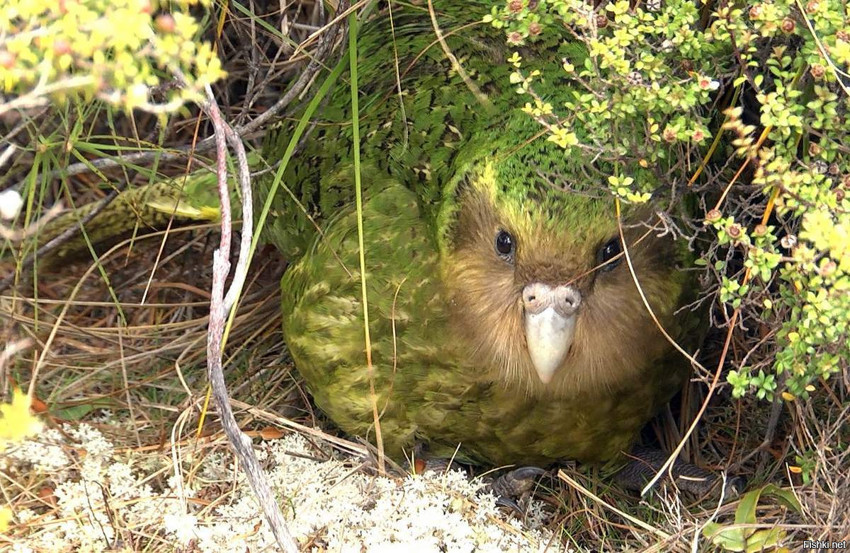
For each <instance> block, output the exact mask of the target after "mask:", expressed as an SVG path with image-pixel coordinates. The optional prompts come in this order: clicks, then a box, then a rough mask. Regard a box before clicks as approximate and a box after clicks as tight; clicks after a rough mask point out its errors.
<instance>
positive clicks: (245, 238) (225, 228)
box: [205, 86, 298, 553]
mask: <svg viewBox="0 0 850 553" xmlns="http://www.w3.org/2000/svg"><path fill="white" fill-rule="evenodd" d="M206 92H207V98H208V102H207V104H206V105H205V109H206V111H207V113H208V114H209V117H210V120H211V121H212V123H213V127H214V128H215V135H214V139H215V144H216V153H217V156H216V157H217V163H216V166H217V173H218V195H219V200H220V202H221V240H220V242H219V248H218V249H217V250H216V251H215V252H213V282H212V294H211V299H210V322H209V329H208V332H207V374H208V376H209V379H210V385H211V386H212V391H213V398H214V399H215V402H216V406H217V407H218V411H219V416H220V418H221V425H222V427H223V428H224V433H225V434H226V435H227V439H228V441H229V442H230V445H231V446H232V447H233V450H234V452H235V453H236V456H237V458H238V459H239V463H240V464H241V465H242V468H243V469H244V470H245V475H246V476H247V477H248V483H249V484H251V488H252V489H253V490H254V494H255V495H256V496H257V500H258V501H259V502H260V505H261V506H262V508H263V513H264V514H265V517H266V521H267V522H268V523H269V526H270V527H271V530H272V533H273V534H274V537H275V540H276V541H277V543H278V545H279V546H280V547H281V548H282V549H283V550H284V551H286V552H287V553H297V552H298V544H297V543H296V541H295V539H294V538H293V537H292V534H291V533H290V532H289V529H288V528H287V526H286V521H285V520H284V518H283V513H282V512H281V510H280V507H279V506H278V504H277V502H276V501H275V499H274V495H273V494H272V491H271V487H270V486H269V483H268V481H267V479H266V478H265V475H264V474H263V470H262V468H261V467H260V463H259V462H258V461H257V457H256V456H255V455H254V449H253V445H252V442H251V438H249V437H248V436H247V435H245V434H244V433H243V432H242V431H241V430H240V429H239V425H238V424H237V423H236V418H235V417H234V416H233V410H232V409H231V407H230V398H229V397H228V395H227V386H226V384H225V382H224V373H223V369H222V340H223V337H224V327H225V321H226V320H227V312H228V310H229V309H230V307H232V305H233V298H234V297H235V294H237V293H238V291H239V289H240V288H241V286H242V283H243V282H244V278H245V274H244V273H245V272H247V263H248V251H249V249H250V244H251V238H252V236H251V235H252V227H251V222H252V220H253V215H252V214H251V207H250V206H251V203H252V200H251V186H250V181H249V176H248V175H249V171H248V161H247V156H245V150H244V146H243V145H242V143H241V141H240V140H239V137H238V136H237V135H236V133H235V132H234V131H233V130H232V129H230V132H229V133H228V130H227V125H226V124H225V123H224V121H223V120H222V117H221V112H220V111H219V109H218V105H217V104H216V101H215V97H214V96H213V93H212V89H210V87H209V86H207V87H206ZM228 139H230V143H231V146H233V148H234V150H235V151H236V153H237V157H238V158H239V169H238V170H239V182H240V186H241V187H242V194H243V196H242V210H243V221H244V223H243V232H242V242H241V247H240V253H239V260H238V262H237V269H236V273H237V276H236V277H234V281H233V283H232V284H231V287H230V289H229V290H228V292H227V297H226V298H225V295H224V282H225V280H227V275H228V274H229V272H230V261H229V260H228V256H229V255H230V242H231V234H232V226H231V219H232V218H231V213H230V193H229V191H228V186H227V159H226V156H227V141H228ZM240 274H241V279H240V276H239V275H240Z"/></svg>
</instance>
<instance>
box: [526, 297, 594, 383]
mask: <svg viewBox="0 0 850 553" xmlns="http://www.w3.org/2000/svg"><path fill="white" fill-rule="evenodd" d="M522 305H523V308H524V310H525V315H524V317H525V341H526V344H527V345H528V353H529V355H530V356H531V362H532V363H533V364H534V369H535V370H536V371H537V376H538V377H539V378H540V381H541V382H543V384H548V383H549V382H551V381H552V377H553V376H555V372H556V371H557V370H558V368H559V367H560V366H561V364H562V363H563V362H564V359H565V358H566V357H567V353H569V351H570V346H571V345H572V343H573V337H574V336H575V330H576V314H577V312H578V307H579V305H581V293H579V291H578V290H577V289H575V288H574V287H572V286H555V287H553V286H549V285H548V284H543V283H540V282H535V283H532V284H529V285H527V286H526V287H525V288H523V291H522Z"/></svg>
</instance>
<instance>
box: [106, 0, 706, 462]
mask: <svg viewBox="0 0 850 553" xmlns="http://www.w3.org/2000/svg"><path fill="white" fill-rule="evenodd" d="M491 5H492V3H491V2H487V1H482V0H475V1H467V2H455V1H449V0H442V1H441V0H433V13H432V11H431V10H430V9H429V5H428V4H427V3H426V4H423V3H392V10H388V9H386V6H383V7H382V8H381V9H375V10H373V12H374V13H372V15H371V16H370V17H369V18H368V19H367V20H366V21H365V22H364V23H363V26H362V28H361V29H360V32H359V37H358V40H357V47H358V62H357V66H358V73H359V81H358V82H359V94H358V99H359V105H360V112H359V117H358V124H359V129H360V137H361V140H360V149H361V163H360V164H359V171H360V175H361V179H362V183H363V195H364V199H363V213H362V223H363V242H364V256H365V268H366V275H365V277H366V278H365V281H366V292H367V294H366V295H367V300H368V314H369V331H370V339H371V342H370V346H369V349H370V351H369V355H370V358H367V346H366V342H365V339H364V324H365V323H364V316H365V315H364V311H365V310H364V308H365V307H366V306H365V305H364V304H363V302H362V300H361V278H360V261H359V256H360V247H359V237H358V224H357V215H356V211H355V205H354V197H355V193H354V182H355V171H356V170H357V169H358V167H356V166H355V164H354V162H353V159H354V158H353V140H354V139H353V126H352V98H351V94H350V84H349V83H350V75H347V74H346V73H343V74H342V75H341V76H340V78H339V79H337V82H336V84H335V85H333V88H332V89H331V90H330V92H329V93H328V97H326V98H325V99H324V101H323V102H322V104H321V108H320V109H319V110H318V111H317V113H316V116H315V117H314V120H313V121H312V122H311V123H312V132H311V134H310V135H309V137H308V138H307V139H306V140H304V141H303V142H302V143H301V144H299V147H298V150H297V152H296V154H295V156H294V157H293V158H292V160H291V161H290V162H289V164H288V166H287V167H286V168H285V171H284V172H283V174H282V183H283V186H282V187H281V189H279V190H277V192H276V193H275V195H274V197H273V199H272V204H271V205H272V208H271V211H270V215H269V219H268V221H267V224H266V227H265V228H264V230H263V233H264V234H263V238H264V239H265V240H266V241H268V242H271V243H273V244H274V245H276V246H277V247H278V248H279V249H280V251H281V252H282V254H283V257H284V258H285V259H286V260H287V261H288V262H289V266H288V268H287V270H286V271H285V273H284V276H283V278H282V281H281V293H282V306H281V309H282V318H283V331H284V338H285V341H286V344H287V346H288V348H289V351H290V352H291V356H292V359H293V360H294V362H295V367H296V369H297V371H298V372H299V373H300V374H301V376H302V377H303V379H304V381H305V382H306V385H307V387H308V389H309V391H310V393H311V394H312V396H313V398H314V400H315V403H316V405H317V406H318V407H319V408H320V409H321V410H322V411H323V412H324V413H326V414H327V416H328V417H329V418H330V419H331V420H332V421H333V422H334V423H335V424H336V425H338V426H339V428H341V429H342V430H344V431H346V432H348V433H350V434H353V435H357V436H364V437H369V438H370V439H374V437H375V417H374V414H373V399H372V398H373V396H372V393H371V389H372V387H374V391H375V396H376V402H377V403H376V408H377V412H378V414H379V421H380V427H381V435H382V441H383V445H384V448H385V451H386V452H387V454H388V455H390V456H391V457H393V458H395V459H396V460H398V461H403V460H404V459H405V457H406V456H409V455H411V453H412V452H413V451H414V448H417V447H419V446H425V447H426V448H427V452H428V455H429V456H430V457H434V458H455V459H459V460H464V461H467V462H471V463H477V464H486V465H492V466H502V465H535V466H543V465H547V464H550V463H553V462H557V461H562V460H567V459H570V460H579V461H584V462H597V461H605V460H609V459H612V458H615V457H617V456H618V455H620V454H622V453H624V452H627V451H629V449H630V447H631V445H632V444H633V442H634V441H635V439H636V437H637V435H638V433H639V431H640V429H641V428H642V426H643V425H644V424H645V423H646V422H647V421H649V420H650V418H651V417H652V416H653V415H654V414H655V413H656V412H657V411H658V410H659V408H660V407H661V406H663V405H664V404H665V403H666V402H668V401H669V400H670V398H671V397H672V395H673V394H674V393H675V392H676V391H677V390H678V389H680V388H681V386H682V385H683V383H684V382H685V380H686V379H687V377H688V371H689V363H688V361H687V360H686V359H685V357H683V356H682V355H681V354H680V353H679V352H678V351H677V350H676V349H675V348H674V346H673V345H672V344H671V341H670V340H668V339H667V338H666V337H665V336H664V333H662V331H661V330H660V329H659V326H660V327H662V328H663V329H664V330H665V331H666V333H667V334H668V335H669V336H670V337H671V338H672V339H673V340H675V341H676V342H678V343H683V344H686V345H687V344H691V345H692V346H693V345H694V344H695V341H696V340H698V334H699V332H698V330H697V329H698V328H700V326H701V323H700V319H701V317H700V314H699V313H694V312H693V311H692V310H691V309H689V308H684V306H686V305H688V304H690V303H691V302H692V301H693V300H694V297H695V289H696V287H695V282H694V279H693V278H692V276H690V275H691V274H693V273H691V272H688V271H687V270H686V268H687V266H688V265H689V263H690V259H691V254H689V253H688V250H687V248H686V247H684V246H682V245H681V244H678V243H676V241H675V240H673V239H672V238H671V237H670V236H661V235H660V234H659V233H657V232H656V231H654V230H651V227H653V225H654V224H655V223H656V222H657V216H656V215H655V212H654V210H653V208H652V207H651V206H648V205H636V204H627V203H622V205H621V206H620V207H621V210H620V216H619V218H618V210H617V206H616V205H615V200H614V199H613V197H611V195H610V194H609V193H608V192H607V189H606V176H607V175H608V174H611V173H610V169H611V166H610V165H606V163H608V164H610V162H609V161H604V160H599V159H597V156H596V155H595V154H594V153H593V152H592V151H591V150H592V149H588V150H587V151H585V150H584V149H582V148H574V149H571V150H569V151H568V150H564V149H563V148H561V147H560V146H558V145H557V144H555V143H553V142H552V141H550V140H547V133H546V132H545V129H544V128H543V127H542V126H541V125H540V124H539V123H538V122H537V121H535V120H534V119H533V118H532V117H531V116H530V115H529V114H528V113H525V112H524V111H523V110H522V109H521V108H522V106H523V105H524V103H525V102H526V101H528V97H527V96H524V95H520V94H517V92H516V90H515V85H514V84H512V83H511V79H510V74H511V71H512V67H511V65H510V64H509V63H508V62H507V58H508V57H509V56H510V55H511V54H512V53H513V51H515V50H516V49H517V48H516V47H510V46H508V45H507V44H506V41H505V37H504V34H503V31H501V30H499V29H496V28H494V27H493V26H491V25H489V24H487V23H484V22H483V17H484V15H485V14H487V13H489V11H490V8H491ZM373 7H375V6H373ZM432 15H433V17H432ZM437 29H439V31H438V30H437ZM438 35H439V38H438ZM563 39H564V37H563V36H553V37H550V38H549V39H546V38H545V37H544V38H542V39H541V40H539V41H538V42H537V43H535V44H533V45H529V46H526V47H524V48H520V50H521V51H522V53H523V60H524V61H523V63H524V64H526V65H524V66H523V67H524V68H528V70H529V71H530V70H532V68H533V67H534V66H535V64H538V65H540V66H541V67H545V66H546V65H547V64H548V66H549V67H552V65H553V64H556V65H560V63H561V59H562V58H563V57H569V58H570V59H572V60H574V62H575V64H576V65H579V63H580V61H581V60H580V59H579V58H581V56H582V55H584V54H583V50H582V48H581V47H580V46H578V45H575V44H571V43H570V42H569V41H567V40H563ZM344 57H345V56H344ZM341 63H346V62H345V61H343V62H341ZM321 80H322V79H321V78H320V79H318V81H321ZM317 86H318V85H317ZM576 87H577V85H576V84H575V83H573V82H571V81H570V79H569V76H568V75H566V74H561V75H560V76H558V75H554V74H551V72H547V73H546V74H545V78H541V79H538V80H536V81H535V84H534V88H535V93H536V94H538V95H539V96H540V97H542V98H544V99H545V100H546V101H548V102H550V103H552V104H553V105H555V104H558V105H561V104H562V103H563V99H566V98H567V97H569V95H570V94H571V93H572V91H574V90H575V89H576ZM293 120H297V117H294V118H293ZM295 124H296V123H294V122H288V121H284V122H281V123H280V124H279V125H278V127H277V128H276V129H274V130H272V131H271V132H270V133H269V135H268V138H267V140H266V144H265V146H264V151H263V155H264V157H265V159H266V161H267V162H268V163H270V164H273V163H274V162H276V161H278V160H280V159H281V158H282V157H283V152H284V150H285V148H286V146H287V145H288V144H289V141H290V139H291V137H292V131H293V129H294V127H295ZM574 130H575V131H576V133H577V136H578V138H579V140H583V139H587V140H588V142H590V141H591V137H592V133H591V132H590V130H589V129H580V128H579V129H574ZM606 171H608V172H606ZM636 178H652V177H651V172H649V171H644V172H643V173H641V174H639V175H636ZM207 179H208V180H209V177H207ZM198 182H201V181H198ZM272 183H273V178H272V177H265V178H263V179H261V180H260V181H259V182H258V190H257V195H256V196H257V200H256V201H257V203H258V204H259V205H262V204H263V202H264V201H265V200H266V198H268V197H269V194H270V193H271V192H272V190H273V188H274V187H273V184H272ZM660 185H661V184H659V186H660ZM148 193H149V192H145V194H148ZM184 193H185V192H184ZM171 199H172V200H174V197H173V194H171ZM145 201H147V200H145ZM154 203H155V202H154ZM172 204H173V202H172ZM134 210H135V208H134ZM162 211H166V212H168V211H169V210H167V209H164V210H162ZM257 211H259V210H257ZM189 216H191V215H189ZM125 219H126V218H125ZM94 222H97V220H95V221H94ZM626 253H628V256H626ZM647 304H648V305H649V307H651V312H650V310H649V309H647ZM367 359H369V360H370V361H371V366H370V364H369V362H368V361H367Z"/></svg>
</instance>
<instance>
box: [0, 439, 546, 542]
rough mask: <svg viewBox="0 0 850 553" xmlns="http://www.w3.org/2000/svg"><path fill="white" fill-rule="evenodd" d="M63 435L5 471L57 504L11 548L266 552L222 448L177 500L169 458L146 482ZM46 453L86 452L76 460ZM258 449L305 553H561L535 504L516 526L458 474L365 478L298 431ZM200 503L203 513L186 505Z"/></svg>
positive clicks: (102, 451) (263, 533) (26, 448)
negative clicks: (144, 543) (140, 544)
mask: <svg viewBox="0 0 850 553" xmlns="http://www.w3.org/2000/svg"><path fill="white" fill-rule="evenodd" d="M64 431H65V436H68V437H70V439H71V440H73V442H72V443H68V439H67V438H64V437H63V436H62V435H61V434H60V433H58V432H56V433H51V431H48V432H45V433H43V434H42V435H41V436H40V437H39V439H38V440H37V441H31V442H27V443H25V444H22V445H21V446H20V447H19V448H18V449H17V450H16V451H14V452H12V455H11V457H10V459H12V461H11V462H12V463H13V464H16V465H18V468H19V469H20V470H23V469H24V466H27V467H29V468H30V469H31V470H37V471H40V472H43V473H44V477H45V478H46V479H47V481H48V482H50V481H52V484H53V486H54V492H53V496H54V498H55V508H54V509H53V510H52V511H49V512H48V511H46V510H45V509H41V511H39V509H40V507H39V506H33V505H29V506H28V508H26V509H23V508H22V509H19V510H18V511H17V522H18V523H20V524H24V523H25V524H26V534H25V535H26V538H25V539H24V540H18V541H17V543H16V544H15V545H14V546H13V548H12V550H13V551H21V552H24V551H44V550H49V551H92V552H99V551H106V550H108V549H110V547H113V546H114V543H115V540H116V539H125V538H126V536H128V535H131V534H132V533H134V532H137V533H138V534H137V538H138V539H141V540H150V541H149V542H148V543H149V544H150V545H149V546H148V547H147V549H150V550H160V549H162V548H163V547H165V549H167V550H173V549H175V548H178V547H189V548H194V549H193V550H194V551H201V552H216V553H218V552H228V551H233V552H244V551H262V550H265V548H268V547H272V546H273V544H274V539H273V537H272V534H271V532H270V531H269V529H268V526H267V524H266V523H265V521H264V519H263V516H262V510H261V509H260V507H259V505H258V504H257V502H256V500H255V499H254V496H253V493H252V492H251V489H250V486H249V485H248V484H247V482H246V481H245V478H244V475H243V474H242V473H241V472H240V471H238V470H235V469H234V461H233V456H232V455H231V454H230V452H229V450H225V449H221V450H219V451H217V452H214V453H211V454H209V455H206V456H205V457H199V458H198V459H199V462H200V463H201V465H200V466H195V465H193V466H191V467H189V466H184V467H181V468H182V471H183V475H184V478H183V480H184V482H183V487H182V489H183V490H184V491H185V492H186V493H185V494H184V496H183V497H180V496H179V494H178V493H177V491H175V490H177V489H179V488H178V486H176V484H177V482H176V480H175V479H174V477H173V476H171V477H168V476H167V474H169V473H173V468H170V467H169V466H168V463H169V461H170V456H167V455H161V454H160V455H159V463H154V464H158V465H159V467H160V469H161V470H163V471H167V472H166V475H165V476H162V477H160V478H148V476H147V475H146V474H144V473H143V472H142V471H141V470H140V467H142V466H143V467H145V468H146V469H148V470H149V469H150V467H151V464H152V463H151V462H150V459H147V460H145V461H144V462H136V461H137V459H132V458H129V457H127V456H119V455H117V454H116V453H115V450H114V448H113V447H112V444H110V443H109V441H108V440H106V439H105V438H104V436H103V435H102V434H101V433H100V432H99V431H97V430H96V429H94V428H92V427H88V426H85V425H80V426H78V427H75V428H70V427H67V426H66V428H64ZM63 440H64V441H65V443H62V441H63ZM53 448H59V451H60V452H61V451H62V448H64V450H65V451H70V450H76V451H77V452H83V454H82V455H80V459H77V460H72V459H71V457H70V456H68V455H65V456H64V457H63V456H62V455H59V454H58V453H57V452H56V450H55V449H53ZM256 449H257V453H258V457H260V458H261V459H262V460H263V464H264V466H265V467H266V468H267V475H268V478H269V480H270V482H271V484H272V488H273V489H274V490H275V493H276V497H277V500H278V502H279V504H280V505H281V507H282V509H283V511H284V515H285V516H286V518H287V522H288V524H289V527H290V530H291V531H292V533H293V534H294V536H295V537H296V539H297V540H298V541H299V543H300V544H301V545H302V546H306V547H307V548H308V549H309V550H311V551H316V552H319V551H339V552H357V553H359V552H361V551H370V552H373V551H374V552H387V553H390V552H395V551H398V552H402V551H405V552H406V551H410V550H415V551H424V552H428V551H452V552H472V551H476V552H477V551H481V552H490V551H492V552H497V551H506V550H510V551H560V550H562V548H560V547H558V546H556V545H553V543H554V544H557V543H558V541H557V539H553V535H552V533H551V532H550V531H549V530H548V529H546V527H545V526H544V524H545V523H546V522H547V517H548V515H547V513H546V511H545V510H544V509H543V505H542V504H538V503H534V502H532V503H531V505H530V506H529V509H528V516H527V517H526V518H525V519H524V520H523V521H519V520H517V519H516V518H512V517H510V516H508V515H506V514H504V513H503V512H502V511H500V510H499V509H498V508H497V507H496V498H495V497H494V496H493V495H492V494H491V493H489V492H486V491H484V490H483V485H482V483H481V482H479V481H470V480H468V479H467V477H466V476H465V475H464V474H463V473H462V472H460V471H450V472H447V473H434V472H428V473H426V474H424V475H419V476H408V477H405V478H396V479H392V478H386V477H376V476H370V475H368V474H364V473H363V471H359V470H355V469H354V468H353V467H355V466H356V463H351V462H349V463H346V462H344V461H342V460H337V459H331V460H327V461H320V460H317V459H316V455H317V451H316V450H315V445H312V444H310V443H309V442H308V441H307V440H306V439H304V438H303V437H302V436H300V435H297V434H293V435H289V436H286V437H284V438H283V439H280V440H273V441H267V442H263V443H261V444H258V446H257V448H256ZM39 454H41V455H46V456H47V457H49V458H50V460H49V461H45V460H44V458H39V457H38V455H39ZM34 455H35V456H36V457H34ZM200 459H202V460H200ZM47 467H50V468H51V470H49V471H46V470H45V468H47ZM190 468H191V470H192V471H193V475H192V477H191V478H188V471H189V469H190ZM234 478H235V479H236V482H234ZM186 480H190V481H191V482H190V483H189V484H187V482H186ZM155 483H156V484H155ZM156 485H159V486H160V489H156V488H155V486H156ZM211 493H214V494H215V495H210V494H211ZM201 495H202V496H203V497H205V498H206V499H208V500H210V501H211V505H210V506H205V505H204V502H198V501H189V500H188V499H189V498H190V497H195V496H201ZM308 544H309V545H308Z"/></svg>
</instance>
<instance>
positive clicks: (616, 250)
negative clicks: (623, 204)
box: [596, 238, 623, 272]
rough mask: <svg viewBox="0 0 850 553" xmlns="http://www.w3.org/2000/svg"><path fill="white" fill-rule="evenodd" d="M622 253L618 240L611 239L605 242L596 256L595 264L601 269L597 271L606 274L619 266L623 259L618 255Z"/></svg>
mask: <svg viewBox="0 0 850 553" xmlns="http://www.w3.org/2000/svg"><path fill="white" fill-rule="evenodd" d="M622 252H623V249H622V248H621V247H620V239H619V238H612V239H611V240H608V241H607V242H605V244H604V245H603V246H602V247H601V248H599V252H598V253H597V254H596V257H597V259H596V261H597V264H598V265H601V267H599V270H600V271H606V272H607V271H610V270H612V269H613V268H614V267H616V266H617V265H619V264H620V261H621V260H622V259H623V258H622V256H621V255H620V254H621V253H622ZM618 256H619V257H618ZM612 260H613V261H612Z"/></svg>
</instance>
